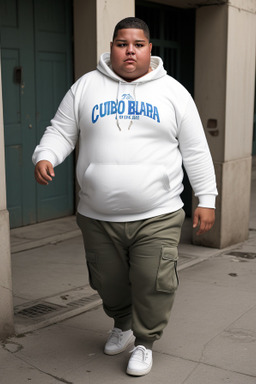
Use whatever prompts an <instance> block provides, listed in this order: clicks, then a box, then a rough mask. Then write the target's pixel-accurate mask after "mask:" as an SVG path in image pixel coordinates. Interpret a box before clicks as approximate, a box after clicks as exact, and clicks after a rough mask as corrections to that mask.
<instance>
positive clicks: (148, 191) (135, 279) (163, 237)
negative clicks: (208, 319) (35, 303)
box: [33, 17, 217, 376]
mask: <svg viewBox="0 0 256 384" xmlns="http://www.w3.org/2000/svg"><path fill="white" fill-rule="evenodd" d="M151 49H152V45H151V43H150V36H149V30H148V27H147V25H146V24H145V23H144V22H143V21H142V20H140V19H137V18H134V17H129V18H126V19H124V20H121V21H120V22H119V23H118V24H117V25H116V27H115V30H114V35H113V41H112V43H111V45H110V54H109V53H105V54H103V55H102V56H101V58H100V62H99V64H98V66H97V69H96V70H95V71H92V72H89V73H87V74H85V75H84V76H82V77H81V78H80V79H79V80H78V81H77V82H76V83H75V84H74V85H73V86H72V87H71V89H70V90H69V91H68V92H67V94H66V95H65V97H64V99H63V101H62V102H61V104H60V106H59V109H58V111H57V113H56V115H55V117H54V118H53V119H52V121H51V125H50V126H49V127H47V129H46V131H45V133H44V135H43V137H42V139H41V141H40V144H39V145H38V146H37V147H36V149H35V152H34V155H33V162H34V164H35V177H36V180H37V181H38V183H40V184H43V185H46V184H48V183H49V182H51V181H52V179H53V177H54V168H55V167H56V166H57V165H59V164H60V163H62V162H63V161H64V159H65V158H66V157H67V156H68V155H69V154H70V153H71V152H72V151H73V150H74V148H75V145H76V143H77V141H78V140H79V156H78V160H77V180H78V183H79V186H80V193H79V203H78V207H77V222H78V225H79V227H80V228H81V231H82V234H83V239H84V246H85V252H86V261H87V266H88V271H89V277H90V284H91V286H92V288H93V289H95V290H97V291H98V293H99V295H100V296H101V298H102V301H103V308H104V310H105V312H106V314H107V315H108V316H110V317H111V318H113V329H112V331H111V333H110V336H109V338H108V340H107V342H106V344H105V346H104V352H105V353H106V354H108V355H115V354H118V353H121V352H122V351H124V350H125V349H126V348H127V347H128V345H130V344H132V343H133V342H134V348H133V351H132V354H131V357H130V359H129V362H128V366H127V371H126V372H127V373H128V374H129V375H133V376H142V375H145V374H147V373H149V372H150V370H151V368H152V361H153V359H152V346H153V343H154V342H155V341H156V340H158V339H159V338H160V337H161V336H162V333H163V330H164V328H165V327H166V325H167V323H168V320H169V317H170V312H171V308H172V304H173V300H174V295H175V291H176V289H177V287H178V276H177V260H178V251H177V247H178V243H179V239H180V231H181V226H182V223H183V220H184V211H183V209H182V206H183V203H182V200H181V197H180V194H181V192H182V190H183V185H182V180H183V171H182V164H183V165H184V167H185V169H186V171H187V174H188V177H189V180H190V183H191V185H192V188H193V190H194V193H195V195H196V196H197V197H198V201H199V204H198V207H197V208H196V210H195V212H194V217H193V227H194V228H196V227H198V230H197V233H198V234H201V233H204V232H206V231H208V230H210V229H211V227H212V226H213V224H214V219H215V198H216V195H217V189H216V182H215V173H214V167H213V163H212V159H211V155H210V152H209V148H208V145H207V141H206V138H205V135H204V130H203V127H202V124H201V121H200V118H199V115H198V111H197V108H196V106H195V103H194V101H193V99H192V97H191V96H190V94H189V93H188V92H187V90H186V89H185V88H184V87H183V86H182V85H181V84H180V83H178V82H177V81H176V80H175V79H174V78H172V77H171V76H168V75H167V74H166V71H165V69H164V67H163V63H162V60H161V58H159V57H151Z"/></svg>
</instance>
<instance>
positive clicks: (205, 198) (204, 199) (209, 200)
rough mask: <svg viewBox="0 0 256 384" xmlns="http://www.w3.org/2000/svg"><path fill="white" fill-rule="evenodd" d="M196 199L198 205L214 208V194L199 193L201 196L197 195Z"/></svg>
mask: <svg viewBox="0 0 256 384" xmlns="http://www.w3.org/2000/svg"><path fill="white" fill-rule="evenodd" d="M198 199H199V204H198V207H201V208H213V209H215V201H216V196H215V195H201V196H198Z"/></svg>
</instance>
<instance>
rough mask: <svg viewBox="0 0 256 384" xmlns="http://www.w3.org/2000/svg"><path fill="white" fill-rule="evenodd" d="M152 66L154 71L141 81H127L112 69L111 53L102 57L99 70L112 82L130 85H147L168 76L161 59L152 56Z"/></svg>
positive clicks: (141, 78)
mask: <svg viewBox="0 0 256 384" xmlns="http://www.w3.org/2000/svg"><path fill="white" fill-rule="evenodd" d="M150 66H151V68H152V71H151V72H149V73H147V74H146V75H144V76H142V77H140V78H139V79H136V80H133V81H129V82H128V81H126V80H124V79H123V78H122V77H120V76H118V75H117V74H116V73H115V72H113V70H112V68H111V61H110V53H103V54H102V55H101V57H100V61H99V64H98V66H97V69H98V70H99V71H100V72H101V73H103V74H104V75H105V76H108V77H110V78H111V79H112V80H115V81H118V82H123V83H128V84H137V83H138V84H141V83H146V82H148V81H151V80H157V79H160V78H161V77H163V76H165V75H166V70H165V69H164V67H163V61H162V59H161V58H160V57H157V56H151V61H150Z"/></svg>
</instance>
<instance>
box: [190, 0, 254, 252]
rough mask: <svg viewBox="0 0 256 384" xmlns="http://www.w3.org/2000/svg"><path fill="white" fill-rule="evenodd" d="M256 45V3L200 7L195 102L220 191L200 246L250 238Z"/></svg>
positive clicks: (236, 1) (224, 244) (245, 1)
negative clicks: (212, 221)
mask: <svg viewBox="0 0 256 384" xmlns="http://www.w3.org/2000/svg"><path fill="white" fill-rule="evenodd" d="M255 47H256V3H255V2H254V1H252V0H230V1H229V2H227V3H226V4H224V5H215V6H208V7H201V8H199V9H198V10H197V19H196V63H195V101H196V104H197V106H198V109H199V113H200V116H201V118H202V122H203V125H204V127H205V130H206V136H207V140H208V143H209V146H210V149H211V153H212V156H213V160H214V165H215V169H216V175H217V184H218V192H219V196H218V198H217V208H216V223H215V226H214V228H213V229H212V230H211V231H210V232H209V233H207V234H205V235H202V236H196V235H195V234H193V242H194V243H195V244H198V245H205V246H210V247H215V248H223V247H227V246H230V245H233V244H235V243H239V242H242V241H244V240H246V239H247V238H248V232H249V230H248V228H249V210H250V184H251V152H252V132H253V111H254V84H255V56H256V52H255ZM194 205H196V202H195V200H194Z"/></svg>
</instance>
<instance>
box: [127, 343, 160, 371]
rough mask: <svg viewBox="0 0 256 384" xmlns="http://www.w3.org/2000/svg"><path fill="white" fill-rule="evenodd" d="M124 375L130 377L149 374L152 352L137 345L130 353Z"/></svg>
mask: <svg viewBox="0 0 256 384" xmlns="http://www.w3.org/2000/svg"><path fill="white" fill-rule="evenodd" d="M131 352H132V355H131V357H130V360H129V363H128V366H127V370H126V373H128V375H132V376H143V375H146V374H147V373H149V372H150V370H151V368H152V364H153V359H152V351H151V349H146V348H145V347H144V346H143V345H138V346H137V347H135V348H134V349H133V350H132V351H131Z"/></svg>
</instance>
